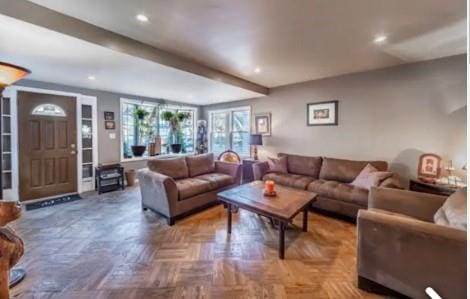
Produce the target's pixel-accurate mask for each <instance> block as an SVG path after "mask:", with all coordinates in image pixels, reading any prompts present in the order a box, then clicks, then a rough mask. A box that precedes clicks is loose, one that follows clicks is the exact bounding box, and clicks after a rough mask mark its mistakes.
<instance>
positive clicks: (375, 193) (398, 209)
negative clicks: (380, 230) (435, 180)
mask: <svg viewBox="0 0 470 299" xmlns="http://www.w3.org/2000/svg"><path fill="white" fill-rule="evenodd" d="M446 199H447V197H445V196H440V195H434V194H428V193H422V192H413V191H408V190H399V189H390V188H376V187H372V189H371V191H370V192H369V205H368V207H369V208H373V209H380V210H386V211H390V212H394V213H399V214H404V215H408V216H411V217H413V218H417V219H420V220H424V221H428V222H433V218H434V214H435V213H436V212H437V210H438V209H439V208H440V207H441V206H442V205H443V204H444V201H445V200H446Z"/></svg>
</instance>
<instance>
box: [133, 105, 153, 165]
mask: <svg viewBox="0 0 470 299" xmlns="http://www.w3.org/2000/svg"><path fill="white" fill-rule="evenodd" d="M148 115H149V112H148V111H145V110H144V109H142V108H137V109H135V111H134V119H135V123H136V124H137V128H138V134H139V136H138V138H137V139H136V144H135V145H133V146H131V150H132V154H133V155H134V157H142V156H143V155H144V153H145V149H146V148H147V146H146V145H145V144H144V136H145V134H146V132H147V131H148V127H149V124H148V123H147V122H146V121H145V118H146V117H147V116H148Z"/></svg>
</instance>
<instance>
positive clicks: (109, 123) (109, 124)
mask: <svg viewBox="0 0 470 299" xmlns="http://www.w3.org/2000/svg"><path fill="white" fill-rule="evenodd" d="M104 128H105V129H106V130H114V129H116V123H115V122H114V120H105V121H104Z"/></svg>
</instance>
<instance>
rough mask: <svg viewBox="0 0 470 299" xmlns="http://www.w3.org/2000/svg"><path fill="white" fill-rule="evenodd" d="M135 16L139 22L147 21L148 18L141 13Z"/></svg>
mask: <svg viewBox="0 0 470 299" xmlns="http://www.w3.org/2000/svg"><path fill="white" fill-rule="evenodd" d="M135 18H136V19H137V20H139V21H141V22H148V21H149V18H148V17H147V16H146V15H142V14H139V15H136V16H135Z"/></svg>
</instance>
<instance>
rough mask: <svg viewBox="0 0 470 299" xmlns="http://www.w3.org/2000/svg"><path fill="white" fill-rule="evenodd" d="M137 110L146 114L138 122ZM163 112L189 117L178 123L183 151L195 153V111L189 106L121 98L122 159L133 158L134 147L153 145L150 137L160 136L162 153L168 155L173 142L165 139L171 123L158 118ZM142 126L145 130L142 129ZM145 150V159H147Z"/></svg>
mask: <svg viewBox="0 0 470 299" xmlns="http://www.w3.org/2000/svg"><path fill="white" fill-rule="evenodd" d="M137 109H143V110H144V111H146V112H147V113H146V115H145V116H144V119H143V120H142V121H141V122H139V121H138V120H137V119H136V117H135V116H134V114H135V112H136V110H137ZM165 111H171V112H173V113H176V112H185V113H188V115H189V118H188V119H186V120H185V121H184V122H183V123H182V124H181V133H182V140H183V141H182V150H181V151H182V152H183V153H191V152H194V143H195V140H194V132H195V128H194V124H195V120H194V119H195V117H196V109H195V108H191V107H177V106H169V105H163V104H159V103H153V102H140V101H135V100H128V99H121V140H122V157H123V159H130V158H132V157H133V154H132V148H131V147H132V146H133V145H148V143H150V142H153V140H154V139H153V138H154V137H155V136H157V134H159V135H160V137H161V140H162V144H161V145H162V147H161V150H162V154H169V153H171V150H170V144H171V142H172V140H168V138H169V137H168V134H169V131H170V124H169V122H167V121H164V120H162V119H161V115H162V113H163V112H165ZM142 125H143V127H144V130H143V129H142ZM147 154H148V153H147V151H146V152H145V153H144V157H145V156H147Z"/></svg>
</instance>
